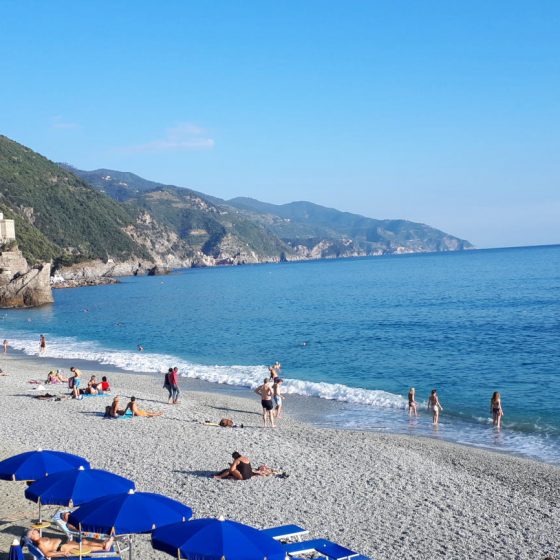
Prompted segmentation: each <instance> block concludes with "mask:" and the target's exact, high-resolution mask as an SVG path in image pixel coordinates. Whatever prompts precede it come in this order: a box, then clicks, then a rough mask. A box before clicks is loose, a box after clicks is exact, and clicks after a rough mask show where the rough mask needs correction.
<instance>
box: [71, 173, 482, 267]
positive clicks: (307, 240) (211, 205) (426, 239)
mask: <svg viewBox="0 0 560 560" xmlns="http://www.w3.org/2000/svg"><path fill="white" fill-rule="evenodd" d="M71 170H72V171H73V172H74V173H76V174H78V175H79V176H80V177H81V178H82V179H84V180H85V181H87V182H88V183H89V184H91V185H92V186H93V187H94V188H96V189H98V190H100V191H101V192H103V193H106V194H108V195H109V196H111V197H113V198H114V199H116V200H119V201H126V204H127V205H129V206H131V207H133V208H137V209H138V208H139V209H142V210H145V211H147V212H149V213H150V214H151V215H152V216H153V217H154V218H155V219H156V220H157V221H158V222H159V223H161V224H165V225H166V226H168V227H170V228H171V229H172V230H173V231H175V232H176V233H177V234H178V235H179V236H180V237H181V239H183V240H184V241H185V242H186V243H188V245H189V246H190V247H191V248H192V249H193V250H199V251H201V252H202V253H204V254H205V255H209V256H212V257H215V258H219V253H220V251H221V250H222V248H223V247H222V244H223V241H224V239H225V238H226V236H228V235H230V236H233V237H234V238H235V240H236V242H237V244H238V245H239V246H240V247H247V248H249V249H251V250H252V251H254V252H255V253H257V254H258V255H259V256H260V257H264V258H269V257H272V258H279V257H282V258H283V257H284V256H290V255H291V256H292V258H300V257H302V256H303V257H305V254H306V251H307V252H308V255H313V258H316V257H315V255H319V256H320V257H344V256H352V255H373V254H376V255H378V254H385V253H394V252H402V251H414V252H428V251H457V250H463V249H468V248H471V247H472V245H471V244H470V243H469V242H468V241H465V240H463V239H459V238H457V237H455V236H453V235H449V234H447V233H445V232H443V231H440V230H437V229H435V228H432V227H430V226H428V225H425V224H419V223H415V222H410V221H408V220H376V219H373V218H367V217H365V216H360V215H358V214H351V213H349V212H341V211H339V210H336V209H334V208H326V207H324V206H320V205H318V204H313V203H311V202H291V203H288V204H282V205H275V204H268V203H266V202H261V201H258V200H254V199H251V198H241V197H240V198H234V199H232V200H228V201H225V200H221V199H218V198H215V197H212V196H209V195H206V194H202V193H199V192H197V191H194V190H191V189H187V188H181V187H176V186H171V185H163V184H161V183H156V182H153V181H147V180H146V179H143V178H142V177H139V176H138V175H135V174H133V173H125V172H121V171H114V170H110V169H97V170H95V171H81V170H78V169H74V168H71ZM302 248H304V249H303V252H302ZM317 251H318V253H317Z"/></svg>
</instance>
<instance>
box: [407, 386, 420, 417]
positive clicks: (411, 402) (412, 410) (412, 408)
mask: <svg viewBox="0 0 560 560" xmlns="http://www.w3.org/2000/svg"><path fill="white" fill-rule="evenodd" d="M413 414H414V416H418V410H416V389H415V388H414V387H411V388H410V391H409V392H408V415H409V416H412V415H413Z"/></svg>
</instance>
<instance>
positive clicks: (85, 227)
mask: <svg viewBox="0 0 560 560" xmlns="http://www.w3.org/2000/svg"><path fill="white" fill-rule="evenodd" d="M0 211H1V212H3V213H4V215H5V216H6V217H7V218H13V219H14V220H15V223H16V236H17V240H18V245H19V248H20V249H21V250H22V252H23V254H24V256H25V257H26V258H27V259H28V260H29V261H30V262H36V261H39V260H51V259H52V260H59V261H62V262H77V261H80V260H85V259H101V260H107V259H108V258H115V259H119V260H126V259H129V258H131V257H136V258H149V255H148V253H147V252H146V250H145V249H144V248H143V247H142V246H141V245H139V244H138V243H137V242H136V241H134V240H133V239H132V238H131V236H130V235H128V234H127V233H125V228H127V227H129V226H132V225H133V224H134V221H135V217H136V216H135V211H133V210H132V209H131V208H128V207H124V206H122V205H120V204H117V203H116V202H115V201H114V200H112V199H110V198H109V197H107V196H104V195H102V194H100V193H99V192H97V191H96V190H95V189H93V188H92V187H90V186H89V185H88V184H87V183H85V182H84V181H82V180H81V179H79V178H78V177H77V176H76V175H74V174H73V173H70V172H68V171H66V170H65V169H62V168H61V167H60V166H59V165H57V164H55V163H53V162H51V161H49V160H48V159H46V158H44V157H43V156H41V155H39V154H38V153H36V152H34V151H32V150H30V149H29V148H26V147H25V146H22V145H20V144H18V143H16V142H14V141H12V140H10V139H9V138H6V137H5V136H0Z"/></svg>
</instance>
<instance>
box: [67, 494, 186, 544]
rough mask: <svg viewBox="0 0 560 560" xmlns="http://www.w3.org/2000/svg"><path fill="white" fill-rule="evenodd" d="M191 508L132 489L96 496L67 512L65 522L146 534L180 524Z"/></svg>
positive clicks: (83, 528) (96, 530) (106, 530)
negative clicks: (110, 494)
mask: <svg viewBox="0 0 560 560" xmlns="http://www.w3.org/2000/svg"><path fill="white" fill-rule="evenodd" d="M191 517H192V509H191V508H190V507H188V506H186V505H184V504H182V503H181V502H177V501H176V500H172V499H171V498H168V497H166V496H162V495H161V494H152V493H150V492H134V491H133V490H130V491H129V492H128V493H127V494H117V495H114V496H105V497H103V498H97V499H96V500H93V501H91V502H88V503H86V504H83V505H82V506H80V507H79V508H78V509H77V510H75V511H73V512H72V513H71V514H70V517H69V519H68V522H69V523H70V524H72V525H74V527H78V528H79V530H80V531H91V532H92V533H104V534H105V535H130V534H132V533H149V532H150V531H153V530H154V529H155V528H156V527H163V526H164V525H171V524H172V523H182V522H184V521H187V520H188V519H190V518H191Z"/></svg>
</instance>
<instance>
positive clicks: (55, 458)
mask: <svg viewBox="0 0 560 560" xmlns="http://www.w3.org/2000/svg"><path fill="white" fill-rule="evenodd" d="M80 466H83V467H84V468H85V469H89V468H90V467H89V462H88V461H86V460H85V459H84V458H83V457H79V456H78V455H72V454H71V453H64V452H62V451H49V450H42V449H39V450H37V451H26V452H25V453H21V454H19V455H14V456H13V457H9V458H8V459H4V461H0V480H38V479H39V478H43V477H44V476H48V475H49V474H53V473H57V472H60V471H67V470H70V469H77V468H78V467H80Z"/></svg>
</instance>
